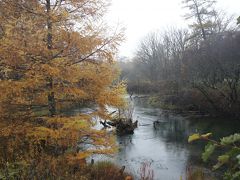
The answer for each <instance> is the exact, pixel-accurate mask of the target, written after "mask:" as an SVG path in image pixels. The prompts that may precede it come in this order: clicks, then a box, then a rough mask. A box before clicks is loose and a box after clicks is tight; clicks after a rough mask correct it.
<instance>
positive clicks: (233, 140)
mask: <svg viewBox="0 0 240 180" xmlns="http://www.w3.org/2000/svg"><path fill="white" fill-rule="evenodd" d="M211 135H212V133H207V134H203V135H200V134H193V135H191V136H190V137H189V139H188V142H189V143H190V142H193V141H196V140H205V141H207V142H208V144H207V145H206V146H205V150H204V152H203V153H202V159H203V161H204V162H207V161H208V160H209V157H211V156H212V155H213V153H214V152H215V151H216V149H221V150H222V152H223V153H222V154H221V155H219V156H218V157H217V163H216V164H215V165H214V166H213V170H218V169H220V168H222V169H223V171H224V179H225V180H238V179H240V134H239V133H236V134H233V135H230V136H227V137H223V138H221V139H220V140H219V141H215V140H213V139H211V138H210V136H211Z"/></svg>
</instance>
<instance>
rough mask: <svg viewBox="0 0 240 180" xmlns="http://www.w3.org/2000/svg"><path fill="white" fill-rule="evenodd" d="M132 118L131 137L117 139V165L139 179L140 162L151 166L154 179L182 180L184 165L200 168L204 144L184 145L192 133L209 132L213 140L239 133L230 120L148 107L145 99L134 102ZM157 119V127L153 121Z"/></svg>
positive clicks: (236, 126)
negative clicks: (135, 122)
mask: <svg viewBox="0 0 240 180" xmlns="http://www.w3.org/2000/svg"><path fill="white" fill-rule="evenodd" d="M134 107H135V109H134V116H133V117H134V119H137V120H138V121H139V127H138V128H137V129H136V130H135V132H134V135H129V136H124V137H118V142H119V144H120V151H119V153H118V154H117V155H116V161H117V163H119V164H121V165H125V166H126V167H128V169H130V171H132V172H135V174H136V176H138V177H139V175H140V172H139V169H140V167H141V166H142V163H143V162H147V163H148V164H151V166H150V168H151V169H152V170H153V171H154V179H159V180H179V179H180V177H181V176H182V177H183V179H184V178H185V172H186V168H187V166H189V165H191V166H196V165H197V166H201V159H200V155H201V151H202V150H203V148H204V145H205V144H204V143H203V142H202V143H201V142H199V143H194V144H188V142H187V139H188V136H189V135H191V134H193V133H208V132H212V133H213V136H214V138H216V139H218V138H219V137H223V136H227V135H230V134H232V133H236V132H240V122H239V121H234V120H230V119H224V120H222V119H210V118H206V117H205V118H204V117H201V118H196V117H194V116H193V117H192V118H190V117H189V116H188V117H186V116H183V115H177V114H174V113H170V112H165V111H163V110H161V109H156V108H151V107H149V106H148V104H147V100H146V99H135V101H134ZM156 120H158V121H159V122H160V123H158V125H157V126H155V127H154V126H153V121H156Z"/></svg>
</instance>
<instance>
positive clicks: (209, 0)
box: [183, 0, 216, 40]
mask: <svg viewBox="0 0 240 180" xmlns="http://www.w3.org/2000/svg"><path fill="white" fill-rule="evenodd" d="M215 3H216V1H215V0H184V1H183V4H184V6H185V8H187V9H189V13H187V14H186V15H185V18H186V19H187V20H188V19H193V23H192V24H191V25H190V27H192V29H193V31H194V33H195V36H198V34H201V37H202V38H203V39H204V40H206V39H207V36H208V35H209V34H210V33H211V28H212V26H213V23H214V21H213V17H215V16H216V11H215V9H214V4H215Z"/></svg>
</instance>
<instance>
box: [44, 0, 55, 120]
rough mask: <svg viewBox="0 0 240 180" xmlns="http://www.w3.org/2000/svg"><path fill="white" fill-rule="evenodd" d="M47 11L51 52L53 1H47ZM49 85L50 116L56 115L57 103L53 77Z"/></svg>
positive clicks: (50, 78) (50, 48)
mask: <svg viewBox="0 0 240 180" xmlns="http://www.w3.org/2000/svg"><path fill="white" fill-rule="evenodd" d="M46 9H47V15H48V17H47V30H48V34H47V48H48V50H49V51H51V50H52V21H51V0H46ZM48 84H49V89H50V92H49V93H48V110H49V113H50V116H54V115H56V101H55V94H54V91H53V77H49V78H48Z"/></svg>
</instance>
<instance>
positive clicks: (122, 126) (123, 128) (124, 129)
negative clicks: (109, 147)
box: [100, 118, 138, 135]
mask: <svg viewBox="0 0 240 180" xmlns="http://www.w3.org/2000/svg"><path fill="white" fill-rule="evenodd" d="M100 123H101V124H102V125H103V126H104V127H105V128H109V127H111V126H112V127H116V131H117V133H118V134H120V135H124V134H133V133H134V129H135V128H137V126H138V121H135V122H132V119H125V118H119V119H114V120H112V121H104V122H102V121H100Z"/></svg>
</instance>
